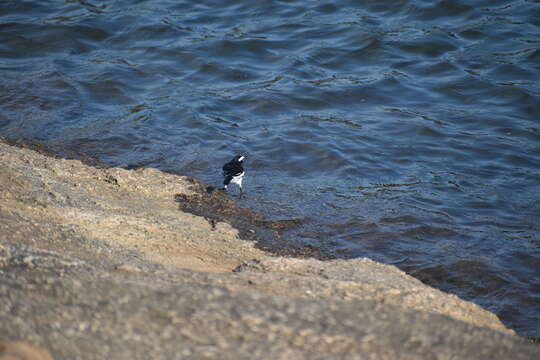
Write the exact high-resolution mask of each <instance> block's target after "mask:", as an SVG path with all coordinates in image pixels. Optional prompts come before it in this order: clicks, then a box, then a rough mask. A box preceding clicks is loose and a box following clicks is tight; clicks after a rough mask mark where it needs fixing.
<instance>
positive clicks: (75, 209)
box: [0, 138, 540, 359]
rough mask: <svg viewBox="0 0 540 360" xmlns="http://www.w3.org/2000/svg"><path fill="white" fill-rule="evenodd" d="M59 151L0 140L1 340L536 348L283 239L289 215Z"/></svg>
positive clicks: (473, 314)
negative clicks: (266, 213)
mask: <svg viewBox="0 0 540 360" xmlns="http://www.w3.org/2000/svg"><path fill="white" fill-rule="evenodd" d="M34 150H38V151H39V153H38V152H36V151H34ZM54 155H55V154H54V151H52V150H50V149H47V146H46V144H43V143H40V142H39V141H33V142H28V143H26V144H25V143H24V142H19V143H17V141H13V140H7V139H4V138H0V161H1V164H0V166H1V168H2V172H1V174H0V187H1V189H0V196H1V202H0V214H1V217H0V218H1V222H0V234H1V235H0V270H1V271H2V273H3V274H4V275H6V276H4V279H3V280H1V282H0V295H1V296H2V297H3V298H4V299H5V300H6V307H4V308H3V309H1V310H0V323H2V324H4V325H2V326H0V340H9V341H16V340H21V341H25V342H27V343H32V344H35V345H40V346H43V347H45V348H46V349H48V350H49V351H50V352H51V353H52V354H53V356H54V358H55V359H56V358H58V359H64V358H65V359H69V358H83V359H86V358H103V357H111V356H112V358H117V359H124V358H126V359H127V358H130V359H133V358H135V359H138V358H164V359H166V358H171V354H175V356H176V355H178V358H194V356H195V355H194V354H201V353H203V352H204V351H207V352H208V356H207V358H220V357H219V356H218V355H220V354H221V355H222V354H223V352H224V354H226V355H227V356H225V358H253V357H251V356H253V354H255V353H257V351H261V350H264V352H263V353H261V354H266V355H268V354H274V355H275V356H276V357H280V356H281V357H289V356H288V355H291V356H294V357H297V358H317V357H316V356H315V355H318V356H319V358H338V357H340V358H341V357H343V356H352V357H354V356H355V355H356V356H360V355H362V356H365V357H366V358H377V359H379V358H381V359H384V358H388V359H400V358H403V359H405V358H411V357H414V358H431V357H432V356H434V355H437V356H439V355H440V356H441V358H449V357H451V356H456V357H459V358H467V357H469V358H471V356H472V354H480V355H481V356H479V357H476V358H486V359H487V358H490V359H504V358H507V357H508V356H510V355H509V354H512V355H511V356H512V357H513V358H516V359H521V358H523V359H528V358H531V359H532V356H533V354H537V355H538V354H540V347H538V346H537V345H534V344H530V343H528V342H527V341H526V340H525V339H523V338H520V337H519V336H516V335H515V332H514V331H512V330H510V329H508V328H506V327H505V326H504V325H503V324H502V323H501V322H500V320H499V319H498V318H497V317H496V316H495V315H494V314H492V313H490V312H488V311H486V310H483V309H482V308H480V307H479V306H478V305H475V304H473V303H470V302H466V301H463V300H461V299H459V298H458V297H456V296H454V295H449V294H446V293H443V292H441V291H439V290H436V289H433V288H431V287H429V286H427V285H424V284H422V283H421V282H420V281H419V280H417V279H415V278H413V277H411V276H409V275H407V274H405V273H404V272H403V271H401V270H399V269H397V268H396V267H394V266H390V265H384V264H380V263H377V262H374V261H372V260H369V259H366V258H361V259H351V260H339V259H330V258H329V256H328V255H327V254H324V253H323V252H321V251H320V250H319V249H314V248H299V249H296V248H288V247H287V246H286V245H287V244H286V242H285V241H284V240H283V239H281V237H280V231H281V230H282V229H283V228H286V227H287V226H294V220H293V221H291V222H267V221H264V219H261V218H260V217H258V216H257V215H256V214H254V213H253V212H251V211H250V210H247V209H243V208H239V207H236V206H235V204H234V201H232V200H231V199H230V198H228V197H227V196H226V195H224V194H223V193H221V192H220V191H219V190H214V191H208V190H209V189H208V186H207V185H206V184H203V183H201V182H200V181H198V180H196V179H193V178H190V177H183V176H177V175H173V174H167V173H163V172H161V171H159V170H156V169H137V170H125V169H120V168H107V167H106V166H103V164H100V163H99V162H96V161H95V160H94V159H91V158H89V157H86V158H85V157H84V155H82V154H79V155H77V154H76V153H69V154H67V157H75V158H76V157H77V156H80V157H81V158H78V159H76V160H66V159H64V158H55V157H54ZM63 156H66V155H63ZM210 190H211V189H210ZM321 260H324V261H321ZM121 295H122V296H124V297H125V298H126V299H128V300H127V302H122V301H120V300H122V296H121ZM103 304H105V305H103ZM85 309H86V310H85ZM88 309H91V310H92V311H90V312H89V311H87V310H88ZM136 309H149V310H148V311H146V310H145V311H142V312H141V311H137V310H136ZM186 309H187V310H186ZM201 309H206V310H201ZM201 311H202V312H201ZM173 313H174V314H173ZM196 314H198V315H197V316H195V315H196ZM194 316H195V317H194ZM119 319H124V320H125V321H119ZM195 319H197V320H195ZM55 324H56V325H55ZM344 324H346V326H345V325H344ZM145 325H148V328H146V326H145ZM185 329H189V331H187V330H185ZM186 331H187V332H186ZM124 335H125V336H124ZM178 338H180V340H178ZM84 341H87V342H88V341H89V342H90V343H91V344H93V345H95V346H94V347H92V348H89V347H88V345H85V343H84ZM414 343H417V346H413V344H414ZM179 344H181V346H180V345H179ZM179 346H180V348H179ZM135 349H137V351H139V352H136V353H134V351H135ZM185 349H188V350H189V351H187V350H186V351H187V352H186V353H185V354H184V355H182V354H183V353H182V354H180V353H181V350H182V351H183V350H185ZM218 350H219V351H221V353H219V352H216V353H214V351H218ZM0 351H1V347H0ZM144 354H146V355H145V356H143V355H144ZM149 354H151V355H149ZM179 354H180V355H179ZM321 354H323V355H324V356H322V355H321ZM0 355H1V352H0ZM314 356H315V357H314ZM445 356H446V357H445ZM255 357H256V356H255ZM0 358H1V357H0ZM289 358H290V357H289Z"/></svg>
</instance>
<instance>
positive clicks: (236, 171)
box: [223, 161, 244, 177]
mask: <svg viewBox="0 0 540 360" xmlns="http://www.w3.org/2000/svg"><path fill="white" fill-rule="evenodd" d="M243 172H244V168H243V167H242V164H240V163H239V162H232V161H231V162H228V163H226V164H225V165H223V176H225V177H227V176H238V175H240V174H241V173H243Z"/></svg>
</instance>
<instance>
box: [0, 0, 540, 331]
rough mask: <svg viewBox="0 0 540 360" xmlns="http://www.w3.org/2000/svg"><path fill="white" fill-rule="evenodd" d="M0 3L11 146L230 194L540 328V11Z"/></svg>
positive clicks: (1, 67) (500, 4)
mask: <svg viewBox="0 0 540 360" xmlns="http://www.w3.org/2000/svg"><path fill="white" fill-rule="evenodd" d="M471 3H472V2H470V1H450V0H447V1H420V0H415V1H395V0H393V1H376V2H367V1H366V2H360V1H345V0H336V1H333V2H321V1H292V0H289V1H277V0H266V1H255V0H254V1H233V0H225V1H193V0H190V1H165V0H146V1H144V0H141V1H99V0H89V1H85V0H79V1H74V0H69V1H68V0H65V1H59V0H50V1H38V0H27V1H21V0H16V1H15V0H14V1H6V0H4V1H2V2H1V3H0V71H1V75H2V77H1V80H0V135H2V136H8V137H12V138H22V137H34V138H38V139H41V140H45V141H48V142H51V143H54V144H60V145H64V146H67V147H69V148H71V149H74V150H78V151H81V152H84V153H87V154H90V155H93V156H95V157H97V158H99V159H100V160H102V161H103V162H105V163H107V164H109V165H112V166H145V167H157V168H160V169H163V170H166V171H170V172H174V173H178V174H188V175H194V176H197V177H199V178H201V179H203V180H205V181H207V182H209V183H212V184H216V185H218V184H219V183H220V181H221V174H220V168H221V166H222V164H223V163H224V162H226V161H228V160H230V158H232V156H233V155H235V154H236V153H239V152H242V153H244V154H246V156H247V158H246V169H247V173H246V177H245V180H244V186H245V190H246V197H245V198H244V199H243V200H242V201H241V203H242V204H243V205H246V206H249V207H251V208H253V209H256V210H258V211H261V212H262V213H264V214H266V216H268V217H269V218H273V219H281V218H303V219H305V220H306V222H305V223H304V225H302V226H301V227H300V228H297V229H294V230H292V231H290V232H289V233H288V234H287V236H288V238H289V239H290V241H291V242H295V243H302V244H313V245H316V246H320V247H322V248H324V249H327V250H328V251H331V252H333V253H334V254H336V255H338V256H344V257H354V256H368V257H371V258H373V259H376V260H379V261H382V262H385V263H390V264H395V265H397V266H399V267H401V268H402V269H404V270H406V271H408V272H409V273H411V274H412V275H414V276H416V277H418V278H420V279H422V280H423V281H425V282H426V283H428V284H431V285H433V286H435V287H438V288H440V289H443V290H445V291H448V292H451V293H454V294H457V295H459V296H460V297H462V298H465V299H468V300H472V301H474V302H476V303H478V304H480V305H482V306H483V307H485V308H487V309H489V310H491V311H493V312H495V313H497V314H498V315H499V317H500V318H501V319H502V320H503V322H504V323H505V324H506V325H507V326H509V327H511V328H513V329H515V330H516V331H518V332H519V333H521V334H523V335H526V336H531V337H540V226H539V224H540V85H539V80H540V2H539V1H532V0H529V1H527V0H521V1H517V0H514V1H475V2H474V5H472V4H471Z"/></svg>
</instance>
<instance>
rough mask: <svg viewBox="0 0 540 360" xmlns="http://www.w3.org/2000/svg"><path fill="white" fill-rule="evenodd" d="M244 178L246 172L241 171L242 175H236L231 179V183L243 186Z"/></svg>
mask: <svg viewBox="0 0 540 360" xmlns="http://www.w3.org/2000/svg"><path fill="white" fill-rule="evenodd" d="M243 178H244V173H241V174H240V175H238V176H234V177H233V178H232V179H231V183H233V184H237V185H238V186H242V179H243Z"/></svg>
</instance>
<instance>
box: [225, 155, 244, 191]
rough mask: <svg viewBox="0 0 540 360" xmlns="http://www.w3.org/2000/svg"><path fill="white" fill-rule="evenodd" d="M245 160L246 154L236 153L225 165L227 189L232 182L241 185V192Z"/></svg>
mask: <svg viewBox="0 0 540 360" xmlns="http://www.w3.org/2000/svg"><path fill="white" fill-rule="evenodd" d="M243 161H244V155H236V156H235V157H234V158H233V159H232V160H231V161H229V162H228V163H226V164H225V165H223V178H224V179H223V185H224V188H225V191H227V186H228V185H229V184H230V183H233V184H236V185H238V186H239V187H240V194H242V193H243V191H242V179H243V177H244V167H243V166H242V162H243Z"/></svg>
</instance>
